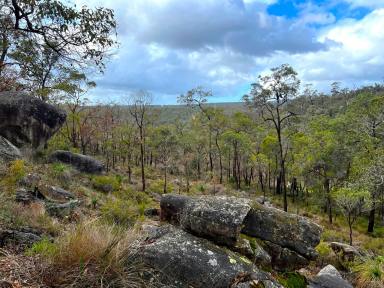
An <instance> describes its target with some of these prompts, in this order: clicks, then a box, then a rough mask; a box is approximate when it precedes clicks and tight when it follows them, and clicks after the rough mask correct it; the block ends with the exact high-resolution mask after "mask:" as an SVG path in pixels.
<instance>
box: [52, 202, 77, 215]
mask: <svg viewBox="0 0 384 288" xmlns="http://www.w3.org/2000/svg"><path fill="white" fill-rule="evenodd" d="M79 203H80V202H79V201H78V200H72V201H69V202H67V203H62V204H58V203H52V202H50V203H46V204H45V210H46V211H47V213H48V214H49V215H50V216H53V217H58V218H64V217H66V216H69V215H71V214H72V212H73V211H74V210H75V208H76V207H77V206H78V205H79Z"/></svg>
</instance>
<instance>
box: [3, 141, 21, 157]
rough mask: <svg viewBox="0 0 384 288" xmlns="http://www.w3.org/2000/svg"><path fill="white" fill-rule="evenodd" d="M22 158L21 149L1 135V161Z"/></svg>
mask: <svg viewBox="0 0 384 288" xmlns="http://www.w3.org/2000/svg"><path fill="white" fill-rule="evenodd" d="M19 158H21V153H20V150H19V149H18V148H17V147H16V146H14V145H13V144H12V143H11V142H9V141H8V140H7V139H5V138H4V137H2V136H0V163H1V162H9V161H13V160H16V159H19Z"/></svg>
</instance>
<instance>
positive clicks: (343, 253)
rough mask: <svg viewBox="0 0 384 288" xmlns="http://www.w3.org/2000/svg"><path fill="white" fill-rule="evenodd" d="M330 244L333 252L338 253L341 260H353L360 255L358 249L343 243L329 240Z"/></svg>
mask: <svg viewBox="0 0 384 288" xmlns="http://www.w3.org/2000/svg"><path fill="white" fill-rule="evenodd" d="M330 246H331V248H332V250H333V252H335V254H336V255H338V256H339V257H340V258H341V259H342V260H343V261H354V260H355V258H357V257H361V256H362V254H361V253H360V252H359V250H357V249H356V248H355V247H353V246H351V245H348V244H345V243H340V242H331V243H330Z"/></svg>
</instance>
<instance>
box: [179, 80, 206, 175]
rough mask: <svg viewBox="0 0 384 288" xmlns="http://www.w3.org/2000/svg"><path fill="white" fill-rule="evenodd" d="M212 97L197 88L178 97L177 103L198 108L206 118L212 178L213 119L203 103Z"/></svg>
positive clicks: (201, 88) (202, 89) (200, 88)
mask: <svg viewBox="0 0 384 288" xmlns="http://www.w3.org/2000/svg"><path fill="white" fill-rule="evenodd" d="M211 96H212V92H211V91H209V90H204V88H203V87H201V86H199V87H197V88H194V89H192V90H189V91H188V92H187V94H185V95H180V96H179V98H178V100H177V101H178V102H179V103H184V104H186V105H187V106H190V107H192V108H196V107H197V108H199V109H200V112H201V113H202V114H203V115H204V116H205V117H206V119H207V121H208V132H209V134H208V137H209V138H208V145H209V147H208V149H209V150H208V155H209V167H210V172H211V174H212V176H213V149H212V133H213V128H212V119H213V109H212V108H210V107H205V105H204V104H205V103H207V101H208V98H209V97H211Z"/></svg>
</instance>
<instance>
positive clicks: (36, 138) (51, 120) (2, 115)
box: [0, 92, 66, 149]
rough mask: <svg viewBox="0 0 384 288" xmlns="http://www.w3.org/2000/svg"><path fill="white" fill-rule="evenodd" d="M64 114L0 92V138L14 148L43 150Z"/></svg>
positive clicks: (17, 94) (21, 96)
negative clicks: (7, 141) (4, 139)
mask: <svg viewBox="0 0 384 288" xmlns="http://www.w3.org/2000/svg"><path fill="white" fill-rule="evenodd" d="M65 119H66V113H65V112H64V111H63V110H60V109H58V108H56V107H54V106H52V105H50V104H48V103H45V102H43V101H41V100H39V99H38V98H35V97H31V96H29V95H27V94H25V93H22V92H0V135H1V136H3V137H4V138H6V139H8V140H9V141H10V142H11V143H12V144H14V145H15V146H17V147H19V148H20V147H27V148H34V149H38V148H42V147H43V146H44V145H45V143H46V142H47V140H48V139H49V138H50V137H52V135H53V134H55V133H56V132H57V131H58V130H59V128H60V127H61V126H62V125H63V124H64V122H65Z"/></svg>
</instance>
